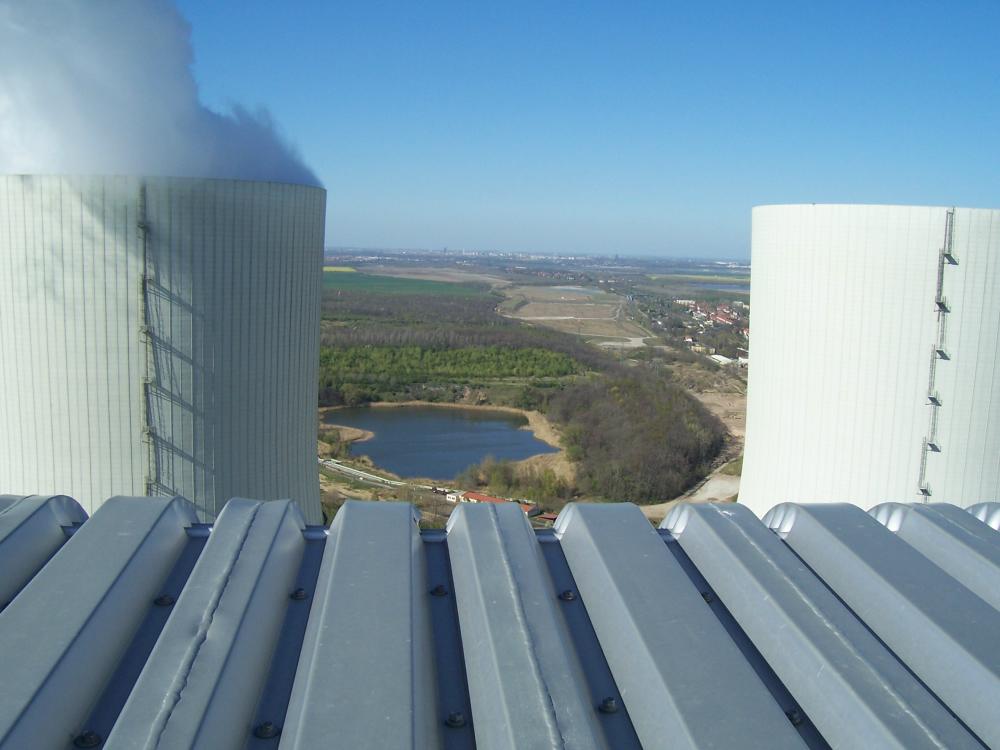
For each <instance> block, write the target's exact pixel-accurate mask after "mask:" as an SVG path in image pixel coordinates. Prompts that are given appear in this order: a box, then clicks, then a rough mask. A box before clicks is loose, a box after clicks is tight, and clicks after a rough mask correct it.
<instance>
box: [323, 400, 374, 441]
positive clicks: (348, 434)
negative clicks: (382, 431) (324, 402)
mask: <svg viewBox="0 0 1000 750" xmlns="http://www.w3.org/2000/svg"><path fill="white" fill-rule="evenodd" d="M340 408H342V407H340V406H322V407H320V409H319V426H320V432H323V431H324V430H336V431H337V436H338V437H339V438H340V442H342V443H363V442H365V441H366V440H371V439H372V438H373V437H375V433H374V432H372V431H371V430H362V429H359V428H357V427H348V426H347V425H342V424H331V423H329V422H327V421H326V415H327V414H329V413H330V412H331V411H333V410H334V409H340Z"/></svg>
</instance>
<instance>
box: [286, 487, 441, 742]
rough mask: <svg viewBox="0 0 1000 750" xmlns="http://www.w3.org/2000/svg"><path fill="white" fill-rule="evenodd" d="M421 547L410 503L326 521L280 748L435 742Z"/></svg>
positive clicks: (357, 509) (348, 510)
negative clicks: (322, 550) (325, 536)
mask: <svg viewBox="0 0 1000 750" xmlns="http://www.w3.org/2000/svg"><path fill="white" fill-rule="evenodd" d="M429 596H430V594H429V589H428V585H427V576H426V570H425V562H424V554H423V546H422V543H421V539H420V530H419V528H418V526H417V515H416V513H415V512H414V510H413V508H411V507H410V506H409V505H405V504H399V503H386V504H382V503H360V502H351V503H347V504H345V505H344V507H343V508H341V509H340V511H339V512H338V513H337V515H336V517H335V518H334V521H333V524H332V525H331V526H330V536H329V538H328V540H327V543H326V552H325V553H324V556H323V565H322V568H321V570H320V573H319V580H318V581H317V584H316V598H315V601H314V602H313V605H312V613H311V615H310V618H309V625H308V628H307V630H306V635H305V641H304V642H303V644H302V654H301V656H300V658H299V667H298V673H297V674H296V677H295V685H294V687H293V689H292V696H291V701H290V703H289V706H288V715H287V719H286V722H285V729H284V730H283V739H282V743H281V746H282V748H283V750H284V749H285V748H296V749H298V748H301V749H302V750H305V748H314V747H344V748H355V747H358V748H360V747H385V748H432V747H437V746H438V743H439V741H440V740H439V735H440V733H441V731H443V727H444V720H443V717H441V716H439V712H438V708H437V697H436V687H435V679H434V664H433V662H432V659H431V653H432V649H433V643H432V633H431V625H430V614H429V610H428V606H427V598H428V597H429Z"/></svg>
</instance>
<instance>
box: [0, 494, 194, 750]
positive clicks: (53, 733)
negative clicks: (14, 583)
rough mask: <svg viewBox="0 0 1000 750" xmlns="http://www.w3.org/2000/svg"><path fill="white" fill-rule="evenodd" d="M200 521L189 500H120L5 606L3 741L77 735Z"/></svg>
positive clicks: (0, 626)
mask: <svg viewBox="0 0 1000 750" xmlns="http://www.w3.org/2000/svg"><path fill="white" fill-rule="evenodd" d="M195 520H196V518H195V513H194V508H193V506H191V505H190V504H189V503H188V502H187V501H185V500H181V499H180V498H177V499H173V500H170V499H162V498H161V499H143V500H138V499H135V498H122V497H116V498H112V499H110V500H108V501H107V502H106V503H105V504H104V505H103V506H102V508H101V511H99V512H98V513H96V514H95V515H94V517H93V518H92V519H91V520H89V521H87V522H86V523H84V524H83V526H82V527H81V528H80V530H79V531H78V532H77V533H75V534H74V535H73V537H72V538H71V539H70V540H69V541H68V542H67V543H66V544H65V545H63V547H62V549H60V550H59V552H58V553H56V555H55V556H54V557H53V558H52V559H51V560H50V561H49V563H48V565H46V566H45V567H44V568H42V570H41V571H40V572H39V573H38V575H36V576H35V577H34V578H33V579H32V580H31V582H30V583H29V584H28V585H27V586H25V587H24V589H22V590H21V593H20V594H18V595H17V597H15V598H14V601H12V602H11V603H10V604H9V605H8V606H7V608H6V609H4V611H3V612H2V613H0V650H2V661H3V687H2V690H0V748H4V750H7V749H8V748H9V749H10V750H14V749H15V748H29V747H30V748H36V747H37V748H46V747H60V746H62V745H63V744H64V743H65V742H66V741H67V740H68V739H70V738H72V737H73V735H74V733H75V730H76V729H77V728H78V727H79V725H80V722H82V720H83V719H84V717H85V716H86V715H87V712H88V711H89V709H90V707H91V704H92V702H93V700H94V697H95V695H96V694H97V693H98V692H99V691H100V690H101V688H102V687H103V686H104V684H105V682H106V681H107V680H108V678H109V677H110V676H111V674H112V672H113V670H114V668H115V666H116V664H117V662H118V660H119V658H120V657H121V655H122V653H123V652H124V650H125V647H126V646H127V645H128V643H129V640H130V639H131V637H132V634H133V633H134V631H135V630H136V628H137V627H138V625H139V623H140V621H141V620H142V618H143V616H144V615H145V614H146V611H147V610H148V609H149V608H150V607H151V606H153V602H152V599H153V596H155V594H153V592H155V591H156V589H157V588H159V586H160V584H161V583H162V582H163V581H164V580H165V579H166V577H167V575H168V573H169V572H170V569H171V568H172V567H173V564H174V561H175V560H176V559H177V556H178V555H179V554H180V551H181V549H182V548H183V546H184V543H185V540H186V536H187V535H186V533H185V527H186V526H188V525H189V524H191V523H194V522H195Z"/></svg>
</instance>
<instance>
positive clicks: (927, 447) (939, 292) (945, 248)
mask: <svg viewBox="0 0 1000 750" xmlns="http://www.w3.org/2000/svg"><path fill="white" fill-rule="evenodd" d="M954 234H955V209H954V208H951V209H950V210H949V211H948V212H947V214H945V222H944V242H943V243H942V244H941V250H940V251H939V252H938V267H937V288H936V291H935V294H934V307H935V310H936V313H937V335H936V337H935V340H934V347H933V349H932V350H931V362H930V369H929V375H928V382H927V403H928V405H929V406H930V407H931V413H930V419H929V420H928V425H927V436H926V437H925V438H924V439H923V443H922V445H921V449H920V477H919V479H918V481H917V494H918V495H919V496H920V498H921V499H922V500H924V501H925V502H926V501H927V499H928V498H930V496H931V488H930V486H929V485H928V483H927V457H928V455H929V454H931V453H940V452H941V444H940V442H939V441H938V435H937V431H938V417H939V415H940V412H941V406H942V399H941V396H940V395H939V394H938V392H937V389H936V384H937V372H938V369H937V368H938V362H947V361H948V360H950V359H951V356H950V355H949V353H948V339H947V334H948V315H949V313H950V312H951V308H950V306H949V305H948V301H947V300H946V299H945V297H944V271H945V268H946V267H947V266H957V265H958V260H957V259H956V258H955V254H954V247H953V244H954Z"/></svg>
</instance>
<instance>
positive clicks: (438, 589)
mask: <svg viewBox="0 0 1000 750" xmlns="http://www.w3.org/2000/svg"><path fill="white" fill-rule="evenodd" d="M447 593H448V589H446V588H445V587H444V585H443V584H440V583H439V584H438V585H437V586H435V587H434V588H432V589H431V596H445V595H446V594H447Z"/></svg>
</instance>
